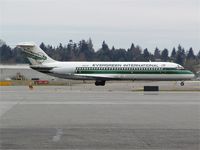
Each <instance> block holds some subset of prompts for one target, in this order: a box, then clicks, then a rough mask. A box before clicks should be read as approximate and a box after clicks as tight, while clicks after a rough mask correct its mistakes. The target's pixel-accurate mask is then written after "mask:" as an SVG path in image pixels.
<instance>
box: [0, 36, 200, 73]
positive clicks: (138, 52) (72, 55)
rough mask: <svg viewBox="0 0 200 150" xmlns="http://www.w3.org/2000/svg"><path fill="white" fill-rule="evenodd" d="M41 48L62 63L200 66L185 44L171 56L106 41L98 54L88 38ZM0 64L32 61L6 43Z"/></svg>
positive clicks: (0, 48) (190, 67)
mask: <svg viewBox="0 0 200 150" xmlns="http://www.w3.org/2000/svg"><path fill="white" fill-rule="evenodd" d="M40 48H41V49H43V50H44V51H45V52H46V53H47V54H48V55H49V56H50V57H52V58H53V59H55V60H59V61H133V62H138V61H146V62H148V61H164V62H175V63H178V64H180V65H183V66H184V67H186V68H188V69H190V70H192V71H195V66H196V65H198V64H200V51H199V52H198V53H197V54H196V55H195V54H194V50H193V48H192V47H191V48H189V49H188V50H185V49H184V48H183V47H182V46H181V45H178V47H177V48H175V47H174V48H173V49H172V50H171V53H169V50H168V49H166V48H165V49H163V50H160V49H159V48H155V50H154V51H153V53H151V52H150V51H149V50H148V49H147V48H145V49H142V48H141V47H140V46H138V45H136V46H135V45H134V44H133V43H132V44H131V46H130V48H128V49H124V48H118V49H117V48H115V47H114V46H113V47H111V48H110V47H109V46H108V44H107V43H106V42H105V41H103V43H102V46H101V48H100V49H99V50H97V51H95V50H94V48H93V44H92V40H91V39H88V40H81V41H80V42H78V43H74V42H73V41H72V40H70V41H69V42H68V43H67V44H66V45H63V44H61V43H60V44H59V45H58V46H55V47H53V46H52V45H45V44H44V43H43V42H42V43H41V44H40ZM0 63H6V64H15V63H28V60H27V59H26V57H25V56H24V54H23V53H22V52H21V50H20V49H19V48H17V47H15V48H11V47H10V46H8V45H6V44H4V45H2V46H1V47H0Z"/></svg>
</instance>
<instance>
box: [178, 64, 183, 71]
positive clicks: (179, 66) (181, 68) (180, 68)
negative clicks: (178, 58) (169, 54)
mask: <svg viewBox="0 0 200 150" xmlns="http://www.w3.org/2000/svg"><path fill="white" fill-rule="evenodd" d="M176 68H177V69H178V70H184V67H183V66H181V65H177V67H176Z"/></svg>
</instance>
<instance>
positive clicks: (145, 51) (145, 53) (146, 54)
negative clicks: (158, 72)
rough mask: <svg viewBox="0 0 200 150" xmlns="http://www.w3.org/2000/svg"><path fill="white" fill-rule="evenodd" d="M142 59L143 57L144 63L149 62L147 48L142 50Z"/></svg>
mask: <svg viewBox="0 0 200 150" xmlns="http://www.w3.org/2000/svg"><path fill="white" fill-rule="evenodd" d="M143 57H144V61H150V53H149V51H148V49H147V48H145V49H144V52H143Z"/></svg>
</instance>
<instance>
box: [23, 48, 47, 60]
mask: <svg viewBox="0 0 200 150" xmlns="http://www.w3.org/2000/svg"><path fill="white" fill-rule="evenodd" d="M23 52H24V53H25V54H26V55H27V57H29V58H32V59H34V60H36V61H39V62H40V63H42V62H44V61H45V60H47V57H46V56H45V55H44V54H43V53H41V52H38V53H34V52H32V51H27V50H23Z"/></svg>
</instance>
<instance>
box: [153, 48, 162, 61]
mask: <svg viewBox="0 0 200 150" xmlns="http://www.w3.org/2000/svg"><path fill="white" fill-rule="evenodd" d="M154 58H155V60H160V58H161V55H160V50H159V49H158V48H157V47H156V49H155V51H154Z"/></svg>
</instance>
